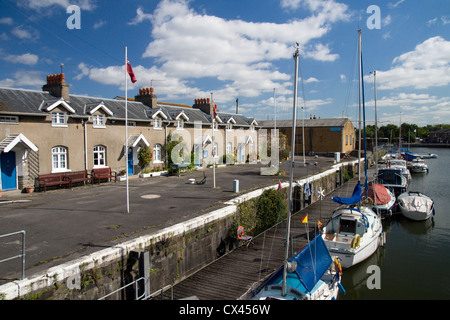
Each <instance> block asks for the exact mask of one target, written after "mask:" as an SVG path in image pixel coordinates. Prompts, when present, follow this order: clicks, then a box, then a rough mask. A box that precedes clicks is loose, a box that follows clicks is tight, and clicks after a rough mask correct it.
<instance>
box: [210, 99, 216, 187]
mask: <svg viewBox="0 0 450 320" xmlns="http://www.w3.org/2000/svg"><path fill="white" fill-rule="evenodd" d="M211 103H212V105H213V106H212V107H213V110H214V100H213V93H212V92H211ZM214 115H215V114H214V112H213V117H212V122H211V123H212V134H211V136H212V152H211V153H212V157H213V188H214V189H215V188H216V155H215V152H214V146H215V144H214V121H216V117H214Z"/></svg>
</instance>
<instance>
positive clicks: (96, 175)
mask: <svg viewBox="0 0 450 320" xmlns="http://www.w3.org/2000/svg"><path fill="white" fill-rule="evenodd" d="M113 178H114V182H117V173H116V172H114V171H111V168H110V167H106V168H95V169H92V173H91V179H92V180H91V181H92V183H95V182H98V184H100V180H105V179H106V180H110V181H112V179H113Z"/></svg>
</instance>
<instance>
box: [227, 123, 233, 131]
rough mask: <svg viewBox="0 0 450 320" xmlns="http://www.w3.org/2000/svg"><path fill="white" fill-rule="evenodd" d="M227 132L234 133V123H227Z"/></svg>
mask: <svg viewBox="0 0 450 320" xmlns="http://www.w3.org/2000/svg"><path fill="white" fill-rule="evenodd" d="M227 131H233V123H231V122H228V123H227Z"/></svg>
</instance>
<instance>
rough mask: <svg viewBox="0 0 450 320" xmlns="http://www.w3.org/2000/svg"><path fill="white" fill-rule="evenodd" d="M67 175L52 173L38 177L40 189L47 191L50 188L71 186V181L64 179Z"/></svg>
mask: <svg viewBox="0 0 450 320" xmlns="http://www.w3.org/2000/svg"><path fill="white" fill-rule="evenodd" d="M64 176H65V173H50V174H40V175H39V176H38V183H39V189H41V188H44V191H47V187H50V186H63V185H67V186H70V181H68V180H65V179H64Z"/></svg>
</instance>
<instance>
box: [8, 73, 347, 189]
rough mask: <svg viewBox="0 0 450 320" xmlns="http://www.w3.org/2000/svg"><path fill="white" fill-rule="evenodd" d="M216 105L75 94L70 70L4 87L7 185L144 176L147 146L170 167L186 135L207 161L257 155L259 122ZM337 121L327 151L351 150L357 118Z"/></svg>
mask: <svg viewBox="0 0 450 320" xmlns="http://www.w3.org/2000/svg"><path fill="white" fill-rule="evenodd" d="M213 110H214V104H213V102H212V101H211V100H210V99H209V98H199V99H194V104H193V105H192V106H187V105H180V104H174V103H167V102H161V101H158V99H157V96H156V94H155V92H154V90H153V88H142V89H140V90H139V93H138V94H137V95H136V96H135V97H134V98H133V99H128V100H127V101H125V99H124V98H123V97H116V98H114V99H104V98H96V97H87V96H81V95H74V94H69V84H68V83H67V82H66V81H65V75H64V74H62V73H61V74H56V75H50V76H47V83H46V84H45V85H44V86H43V90H42V91H36V90H25V89H12V88H0V166H1V177H0V179H1V190H3V191H7V190H22V189H23V188H24V187H26V186H28V185H34V184H35V181H36V178H37V177H38V175H40V174H51V173H62V172H75V171H84V170H85V171H90V170H92V169H94V168H104V167H109V168H111V169H112V170H113V171H115V172H120V171H123V170H124V169H126V166H128V172H129V174H130V175H133V174H138V173H139V172H140V171H141V170H142V168H141V167H140V166H139V164H138V162H139V161H138V154H139V152H140V150H141V148H143V147H148V148H150V150H151V161H150V164H149V166H150V167H151V168H157V167H159V168H162V167H165V166H166V165H167V160H168V155H167V154H166V152H165V148H164V147H165V145H166V144H167V142H168V139H170V138H172V139H178V140H179V141H182V142H183V145H184V146H185V148H186V151H187V152H188V153H189V154H191V153H193V154H194V155H195V156H194V157H193V159H194V162H195V165H197V166H200V167H201V166H205V165H207V164H210V163H212V160H213V158H212V154H213V151H214V154H215V155H216V156H217V158H218V159H217V160H216V162H220V161H221V160H222V156H223V155H225V154H232V155H233V156H234V160H235V161H236V162H237V163H245V162H248V161H249V160H250V162H251V160H256V158H257V153H258V131H259V130H261V128H262V127H261V125H259V124H258V121H256V120H255V119H253V118H249V117H245V116H243V115H240V114H230V113H223V112H220V110H219V111H218V113H217V117H216V121H215V122H214V124H213V121H212V118H213V113H214V111H213ZM126 113H127V114H126ZM126 119H127V126H126V125H125V123H126ZM330 120H332V126H333V127H334V129H331V130H329V133H330V134H332V135H333V134H334V135H335V138H333V139H334V140H336V141H335V143H334V146H331V147H330V146H327V148H328V149H327V150H326V151H327V152H344V153H345V152H349V151H351V150H352V149H353V148H352V146H349V145H348V143H347V144H345V141H344V140H345V138H344V137H345V136H347V139H348V136H349V135H354V128H353V126H352V125H351V122H350V121H349V119H347V118H343V119H342V121H340V122H339V124H336V119H330ZM325 122H326V121H325ZM349 123H350V126H349ZM213 125H214V127H213ZM325 125H326V123H325ZM320 126H321V127H322V129H323V121H322V124H321V125H320ZM337 127H339V128H340V129H339V128H338V129H336V128H337ZM126 128H127V129H126ZM126 132H127V134H128V135H127V136H126ZM336 133H337V134H336ZM125 136H126V137H125ZM326 140H327V141H328V145H329V144H330V139H329V137H327V138H326ZM350 141H351V140H350ZM308 144H310V143H309V142H308ZM317 147H319V146H317ZM126 158H128V163H126V160H125V159H126Z"/></svg>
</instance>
